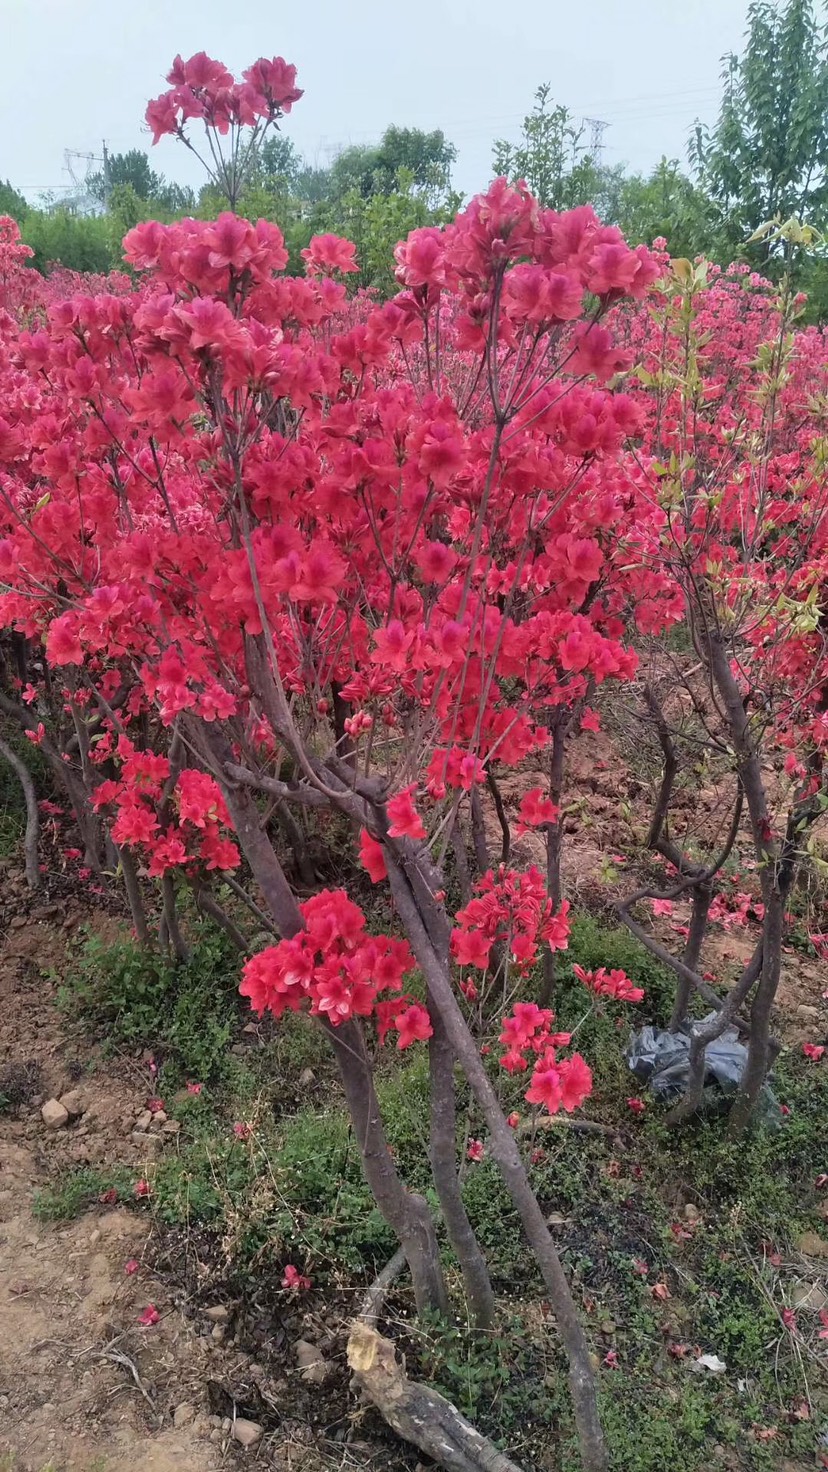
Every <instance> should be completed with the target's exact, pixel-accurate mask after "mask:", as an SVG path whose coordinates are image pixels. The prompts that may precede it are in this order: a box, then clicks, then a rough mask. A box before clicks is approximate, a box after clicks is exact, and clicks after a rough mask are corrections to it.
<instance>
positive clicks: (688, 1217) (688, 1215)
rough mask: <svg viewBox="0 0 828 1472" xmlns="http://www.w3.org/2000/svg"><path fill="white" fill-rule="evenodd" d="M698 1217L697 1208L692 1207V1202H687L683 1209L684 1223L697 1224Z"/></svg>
mask: <svg viewBox="0 0 828 1472" xmlns="http://www.w3.org/2000/svg"><path fill="white" fill-rule="evenodd" d="M700 1216H701V1212H700V1211H699V1208H698V1207H697V1206H694V1205H693V1203H692V1201H688V1203H687V1205H686V1206H685V1208H684V1220H685V1221H686V1222H697V1221H698V1220H699V1217H700Z"/></svg>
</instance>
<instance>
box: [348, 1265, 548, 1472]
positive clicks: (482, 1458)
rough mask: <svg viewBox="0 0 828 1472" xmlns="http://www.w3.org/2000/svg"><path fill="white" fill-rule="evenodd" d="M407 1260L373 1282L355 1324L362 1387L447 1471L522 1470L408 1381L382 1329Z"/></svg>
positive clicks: (353, 1365)
mask: <svg viewBox="0 0 828 1472" xmlns="http://www.w3.org/2000/svg"><path fill="white" fill-rule="evenodd" d="M404 1264H405V1258H404V1256H403V1254H402V1252H398V1253H397V1254H396V1256H395V1257H393V1258H392V1259H391V1261H390V1262H389V1263H388V1265H387V1266H386V1267H385V1268H383V1270H382V1272H381V1273H380V1274H379V1276H378V1277H377V1278H376V1280H375V1281H374V1283H373V1284H372V1285H371V1288H370V1289H369V1290H368V1293H367V1295H366V1298H365V1302H364V1304H363V1307H362V1311H361V1313H360V1315H359V1317H358V1318H357V1319H355V1320H354V1321H353V1323H352V1324H351V1329H350V1333H349V1335H348V1365H349V1366H350V1369H351V1371H352V1372H353V1377H354V1381H355V1383H356V1385H357V1387H358V1388H359V1389H360V1390H361V1391H362V1392H363V1394H364V1395H365V1397H366V1399H367V1400H369V1401H370V1402H371V1404H372V1405H373V1406H375V1407H376V1409H377V1410H378V1411H379V1413H380V1415H381V1416H382V1418H383V1420H384V1421H386V1422H387V1423H388V1425H389V1426H390V1427H391V1429H392V1431H396V1433H397V1435H398V1436H401V1437H402V1438H403V1440H404V1441H410V1442H411V1444H412V1445H413V1446H416V1447H417V1448H418V1449H419V1450H420V1451H421V1452H425V1453H426V1455H427V1456H429V1457H431V1458H433V1460H434V1461H435V1462H437V1464H438V1465H439V1466H440V1467H445V1468H446V1469H447V1472H522V1469H521V1468H520V1467H518V1465H517V1463H516V1462H513V1461H512V1460H511V1458H510V1457H507V1456H505V1455H504V1453H503V1452H500V1451H498V1449H497V1447H496V1446H495V1445H494V1443H493V1442H491V1441H489V1440H488V1438H487V1437H485V1436H481V1434H480V1432H479V1431H476V1430H475V1428H474V1427H473V1426H472V1425H471V1423H470V1422H469V1421H467V1420H466V1418H465V1416H461V1414H460V1412H459V1411H458V1409H457V1407H456V1406H453V1405H452V1403H451V1401H450V1400H446V1398H445V1396H444V1395H441V1394H440V1392H439V1390H430V1389H429V1388H428V1386H426V1385H419V1384H418V1383H417V1381H416V1380H409V1378H408V1376H407V1375H406V1373H405V1366H404V1364H403V1363H402V1362H401V1360H400V1359H399V1357H398V1355H397V1351H396V1348H395V1346H394V1344H393V1343H392V1341H391V1340H390V1339H385V1338H384V1337H383V1335H382V1334H380V1333H379V1332H378V1331H377V1328H376V1323H377V1319H378V1318H379V1315H380V1313H381V1312H382V1305H383V1302H384V1300H385V1295H386V1293H387V1292H388V1289H389V1288H390V1286H391V1284H392V1283H393V1281H394V1279H395V1277H396V1276H397V1274H398V1273H399V1272H400V1270H401V1269H402V1267H403V1266H404Z"/></svg>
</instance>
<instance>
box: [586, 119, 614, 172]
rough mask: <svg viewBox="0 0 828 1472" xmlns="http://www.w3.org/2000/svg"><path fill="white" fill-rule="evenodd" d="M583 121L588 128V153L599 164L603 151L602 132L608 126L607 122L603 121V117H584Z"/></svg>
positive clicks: (603, 132)
mask: <svg viewBox="0 0 828 1472" xmlns="http://www.w3.org/2000/svg"><path fill="white" fill-rule="evenodd" d="M584 122H585V123H586V126H587V127H588V128H589V151H590V154H591V155H592V157H593V159H594V160H595V162H596V164H600V163H601V162H602V158H603V153H604V134H605V132H606V130H607V128H608V127H609V123H605V122H604V120H603V118H584Z"/></svg>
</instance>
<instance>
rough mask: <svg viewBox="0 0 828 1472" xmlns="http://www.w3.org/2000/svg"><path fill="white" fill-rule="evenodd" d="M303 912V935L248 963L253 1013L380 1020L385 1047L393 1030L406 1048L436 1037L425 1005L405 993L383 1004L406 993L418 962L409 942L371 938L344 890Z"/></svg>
mask: <svg viewBox="0 0 828 1472" xmlns="http://www.w3.org/2000/svg"><path fill="white" fill-rule="evenodd" d="M300 910H301V913H302V918H303V920H304V923H305V928H304V930H302V931H300V932H299V934H298V935H295V936H293V937H292V939H290V940H281V941H279V943H278V944H277V945H275V946H268V947H267V948H266V949H265V950H263V951H259V952H258V954H257V955H255V956H252V957H251V958H250V960H249V961H246V962H245V965H244V967H243V970H242V983H241V987H240V990H241V993H242V996H245V997H249V998H250V1001H251V1004H252V1006H253V1009H254V1011H256V1012H258V1013H259V1014H261V1013H263V1012H265V1011H268V1012H272V1013H273V1015H274V1017H281V1016H282V1013H283V1012H297V1011H298V1010H299V1009H300V1008H301V1007H304V1006H308V1007H309V1008H310V1011H311V1012H312V1013H313V1015H314V1016H318V1017H324V1018H325V1019H326V1021H328V1022H330V1023H331V1024H332V1025H333V1026H334V1027H337V1026H338V1025H339V1024H340V1023H342V1022H347V1021H348V1020H349V1019H350V1018H352V1017H375V1019H376V1022H377V1032H378V1035H379V1038H380V1042H382V1041H383V1040H384V1038H385V1036H386V1034H387V1033H388V1031H389V1030H390V1029H392V1028H394V1029H395V1030H396V1031H397V1034H398V1038H397V1046H398V1047H400V1048H407V1047H409V1046H410V1045H411V1044H412V1043H413V1042H415V1040H417V1039H418V1038H428V1037H430V1036H431V1023H430V1022H429V1020H428V1013H427V1012H426V1009H425V1007H421V1006H420V1005H419V1004H418V1003H411V1002H410V999H409V998H407V997H405V996H402V995H400V996H398V997H394V998H393V1000H383V1001H380V1000H379V997H380V994H381V993H383V992H400V993H401V992H402V984H403V977H404V976H405V974H406V972H407V971H410V970H411V968H412V966H413V965H414V958H413V956H412V954H411V951H410V949H409V947H408V945H407V944H406V942H405V941H403V940H396V939H394V937H393V936H390V935H368V934H366V930H365V916H364V915H363V913H362V911H361V910H360V908H359V906H358V905H355V904H354V903H353V901H352V900H349V899H348V896H347V894H346V893H345V891H344V889H323V890H321V891H320V892H319V894H316V895H314V896H313V898H312V899H309V900H305V902H304V903H303V904H302V905H300Z"/></svg>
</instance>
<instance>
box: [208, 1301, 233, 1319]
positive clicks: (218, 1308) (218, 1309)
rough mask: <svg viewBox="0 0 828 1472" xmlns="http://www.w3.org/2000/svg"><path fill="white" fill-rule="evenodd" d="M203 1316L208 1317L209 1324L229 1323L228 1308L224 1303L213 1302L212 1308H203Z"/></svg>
mask: <svg viewBox="0 0 828 1472" xmlns="http://www.w3.org/2000/svg"><path fill="white" fill-rule="evenodd" d="M204 1317H205V1319H209V1320H210V1323H211V1324H229V1323H230V1310H229V1308H228V1307H227V1305H226V1304H224V1303H214V1304H213V1306H212V1308H206V1309H205V1310H204Z"/></svg>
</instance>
